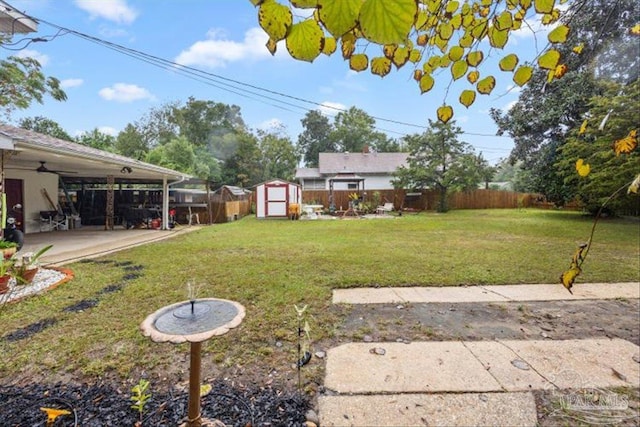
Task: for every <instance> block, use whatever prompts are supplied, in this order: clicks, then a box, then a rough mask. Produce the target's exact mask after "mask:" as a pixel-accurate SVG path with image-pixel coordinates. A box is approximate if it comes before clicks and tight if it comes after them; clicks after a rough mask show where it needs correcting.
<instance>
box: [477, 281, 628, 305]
mask: <svg viewBox="0 0 640 427" xmlns="http://www.w3.org/2000/svg"><path fill="white" fill-rule="evenodd" d="M483 288H484V289H486V290H488V291H491V292H493V293H495V294H497V295H501V296H503V297H505V298H506V299H507V300H511V301H553V300H575V299H615V298H640V282H629V283H578V284H575V285H573V288H572V289H571V290H572V291H573V295H571V294H570V293H568V292H567V290H566V289H565V288H564V286H561V285H560V284H557V285H509V286H483Z"/></svg>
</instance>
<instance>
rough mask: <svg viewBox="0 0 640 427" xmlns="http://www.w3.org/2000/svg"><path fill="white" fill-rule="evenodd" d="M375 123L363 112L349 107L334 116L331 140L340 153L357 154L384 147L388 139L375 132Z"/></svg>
mask: <svg viewBox="0 0 640 427" xmlns="http://www.w3.org/2000/svg"><path fill="white" fill-rule="evenodd" d="M375 125H376V121H375V119H374V118H373V117H371V116H370V115H369V114H367V113H366V112H365V111H363V110H361V109H359V108H356V107H351V108H349V109H348V110H347V111H341V112H339V113H338V114H336V116H335V118H334V121H333V131H332V132H331V140H332V141H333V142H334V144H335V146H336V148H338V150H339V151H341V152H351V153H357V152H360V151H363V150H364V149H366V148H369V149H374V150H378V146H386V145H387V139H388V137H387V136H386V135H385V134H384V133H382V132H378V131H376V130H375Z"/></svg>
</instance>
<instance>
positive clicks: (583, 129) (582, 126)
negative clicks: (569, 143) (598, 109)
mask: <svg viewBox="0 0 640 427" xmlns="http://www.w3.org/2000/svg"><path fill="white" fill-rule="evenodd" d="M588 124H589V120H587V119H585V121H584V122H582V125H580V131H579V132H578V135H582V134H583V133H585V132H586V131H587V125H588Z"/></svg>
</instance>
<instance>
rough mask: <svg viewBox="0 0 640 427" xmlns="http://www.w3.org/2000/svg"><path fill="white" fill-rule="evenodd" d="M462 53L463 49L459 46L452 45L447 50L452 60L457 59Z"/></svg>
mask: <svg viewBox="0 0 640 427" xmlns="http://www.w3.org/2000/svg"><path fill="white" fill-rule="evenodd" d="M462 55H464V49H463V48H462V47H460V46H453V47H452V48H451V49H450V50H449V59H450V60H452V61H458V60H459V59H460V58H462Z"/></svg>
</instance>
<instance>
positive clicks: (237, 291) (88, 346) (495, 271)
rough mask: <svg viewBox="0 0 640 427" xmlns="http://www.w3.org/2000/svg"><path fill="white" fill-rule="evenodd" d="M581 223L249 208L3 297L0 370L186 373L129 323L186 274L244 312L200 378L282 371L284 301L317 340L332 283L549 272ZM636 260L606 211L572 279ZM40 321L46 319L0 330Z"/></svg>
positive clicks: (478, 214)
mask: <svg viewBox="0 0 640 427" xmlns="http://www.w3.org/2000/svg"><path fill="white" fill-rule="evenodd" d="M591 227H592V219H590V218H586V217H583V216H581V215H580V214H578V213H572V212H556V211H537V210H482V211H452V212H450V213H447V214H435V213H425V214H418V215H412V214H409V215H403V216H402V217H398V218H395V219H387V220H382V219H380V220H335V221H285V220H282V221H277V220H276V221H274V220H268V221H258V220H256V219H255V218H253V217H249V218H245V219H243V220H241V221H238V222H234V223H230V224H224V225H215V226H211V227H204V228H203V229H202V230H200V231H197V232H193V233H188V234H186V235H183V236H181V237H179V238H176V239H169V240H165V241H162V242H159V243H153V244H149V245H145V246H141V247H137V248H133V249H130V250H127V251H123V252H119V253H116V254H113V255H109V256H107V257H105V258H102V259H100V260H98V261H97V262H87V263H76V264H73V265H70V266H67V267H69V268H70V269H72V270H73V271H74V272H75V275H76V276H75V279H73V280H72V281H71V282H69V283H67V284H64V285H62V286H60V287H59V288H57V289H55V290H52V291H49V292H46V293H43V294H41V295H39V296H34V297H31V298H28V299H25V300H23V301H21V302H19V303H16V304H8V305H6V306H4V307H0V336H1V337H3V339H0V354H2V355H3V358H2V363H1V364H0V378H3V379H4V380H0V381H16V379H22V380H23V381H31V380H36V381H38V380H43V381H52V380H59V379H62V380H78V381H79V380H90V379H92V378H97V377H103V376H111V377H115V378H119V379H126V378H130V379H132V380H133V382H134V383H135V382H137V380H138V378H139V377H140V376H142V375H143V374H144V375H150V376H152V377H153V378H158V379H159V380H164V379H166V380H167V381H168V382H170V383H171V382H175V381H178V380H184V379H185V378H186V373H185V371H186V370H187V369H188V362H187V360H188V359H187V355H188V347H187V345H185V344H182V345H177V346H176V345H171V344H156V343H152V342H151V341H150V340H149V339H148V338H145V337H143V336H142V335H141V334H140V332H139V324H140V322H141V321H142V320H143V319H144V318H145V317H146V316H147V315H148V314H150V313H152V312H153V311H155V310H157V309H158V308H160V307H162V306H165V305H168V304H171V303H175V302H177V301H181V300H184V299H186V298H187V290H186V287H185V283H186V282H187V280H189V279H194V280H195V282H196V283H197V284H199V285H200V291H199V296H201V297H219V298H225V299H231V300H235V301H238V302H240V303H241V304H243V305H244V306H245V308H246V311H247V316H246V318H245V319H244V322H243V323H242V325H241V326H240V327H239V328H237V329H235V330H232V331H231V332H230V333H228V334H227V335H225V336H223V337H219V338H214V339H212V340H210V341H208V342H207V343H205V344H204V346H203V351H204V355H203V369H204V373H205V374H204V375H205V377H206V376H212V377H215V376H216V375H218V374H220V373H224V374H225V375H227V376H234V375H238V376H239V377H241V376H243V375H247V374H248V373H252V374H253V375H254V377H255V376H258V377H260V378H264V379H265V381H266V380H267V377H268V376H269V374H272V375H276V374H275V373H276V372H277V373H279V375H280V376H281V377H282V378H286V379H288V380H289V381H291V380H292V379H293V378H295V375H296V374H295V371H294V370H293V369H291V363H294V362H295V360H296V359H295V358H296V346H297V329H296V328H297V319H296V312H295V310H294V307H293V306H294V304H298V305H304V304H308V306H309V309H308V311H309V316H310V318H309V322H310V325H311V329H312V331H311V335H312V339H313V340H314V341H319V340H330V339H331V338H332V337H333V335H334V333H335V330H336V327H337V325H339V324H340V322H341V320H342V314H344V311H345V310H348V308H345V309H338V310H337V309H335V308H332V307H331V290H332V289H333V288H348V287H362V286H457V285H476V284H494V285H495V284H498V285H499V284H518V283H558V278H559V276H560V274H561V273H562V271H563V270H564V269H566V268H568V266H569V263H570V260H571V257H572V255H573V253H574V251H575V249H576V248H577V247H578V245H579V244H581V243H583V242H586V240H587V239H588V237H589V233H590V230H591ZM639 259H640V222H638V221H637V220H623V219H615V220H609V219H607V220H602V221H600V223H599V224H598V227H597V229H596V233H595V237H594V243H593V246H592V248H591V251H590V252H589V255H588V258H587V260H586V262H585V264H584V266H583V274H582V275H581V276H580V277H579V278H578V280H577V283H576V284H575V285H574V286H575V287H580V283H581V282H617V281H638V280H640V265H639V263H640V261H639ZM558 286H561V285H560V284H558ZM83 304H84V305H83ZM70 307H75V308H76V309H70ZM78 307H86V309H83V310H79V309H78ZM341 310H342V311H341ZM34 325H35V326H34ZM38 325H40V326H43V325H44V326H47V327H42V328H41V329H42V330H41V331H39V332H37V333H34V334H32V335H28V334H27V336H26V337H24V338H23V339H7V337H9V336H10V335H11V336H12V337H15V336H16V334H15V332H16V331H18V330H20V329H21V328H27V327H30V329H29V330H31V331H33V330H37V329H38ZM276 343H280V344H281V345H276ZM321 370H322V368H319V367H315V368H313V367H312V368H310V371H309V374H308V375H309V376H310V377H311V378H314V379H315V380H316V381H318V380H319V381H321ZM276 376H277V375H276Z"/></svg>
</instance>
